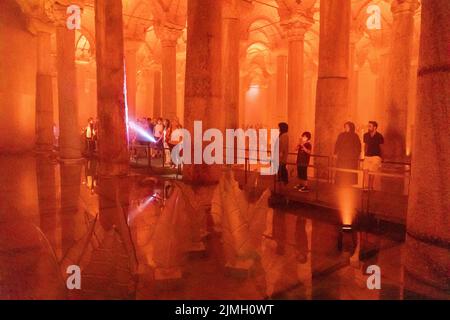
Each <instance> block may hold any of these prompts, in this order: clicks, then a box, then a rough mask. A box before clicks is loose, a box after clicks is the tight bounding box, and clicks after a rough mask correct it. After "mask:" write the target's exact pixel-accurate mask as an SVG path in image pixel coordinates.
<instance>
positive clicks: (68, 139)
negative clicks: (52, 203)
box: [56, 20, 81, 161]
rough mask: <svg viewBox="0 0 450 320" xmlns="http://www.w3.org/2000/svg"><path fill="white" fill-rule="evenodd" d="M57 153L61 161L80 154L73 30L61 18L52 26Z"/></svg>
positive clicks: (78, 157) (77, 156) (78, 156)
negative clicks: (54, 57)
mask: <svg viewBox="0 0 450 320" xmlns="http://www.w3.org/2000/svg"><path fill="white" fill-rule="evenodd" d="M56 46H57V59H56V61H57V70H58V105H59V156H60V158H61V160H62V161H70V160H77V159H80V158H81V143H80V124H79V121H78V101H77V81H76V70H75V31H74V30H69V29H68V28H67V26H66V25H65V20H63V21H62V22H60V24H59V25H58V26H57V27H56Z"/></svg>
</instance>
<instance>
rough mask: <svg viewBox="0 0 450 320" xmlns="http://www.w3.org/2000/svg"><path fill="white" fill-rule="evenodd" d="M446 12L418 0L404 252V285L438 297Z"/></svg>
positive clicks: (447, 259) (446, 169) (448, 183)
mask: <svg viewBox="0 0 450 320" xmlns="http://www.w3.org/2000/svg"><path fill="white" fill-rule="evenodd" d="M437 13H439V14H437ZM449 15H450V2H449V1H447V0H423V1H422V17H421V18H422V23H421V36H420V54H419V70H418V83H417V92H418V98H417V99H418V101H417V102H418V103H417V107H416V122H415V123H416V130H415V135H416V136H415V139H414V149H413V150H414V151H413V158H412V180H411V187H410V196H409V205H408V217H407V238H406V249H407V250H406V255H405V276H406V280H407V281H406V289H408V290H412V291H415V292H420V293H422V294H425V295H430V296H434V295H437V296H441V297H443V298H444V299H447V298H448V292H449V291H450V283H449V281H448V277H449V266H450V232H449V230H450V219H449V212H450V161H449V158H450V139H449V137H450V125H449V124H450V55H449V54H448V49H449V47H448V45H449V43H450V24H449V23H448V17H449ZM444 292H447V296H443V293H444Z"/></svg>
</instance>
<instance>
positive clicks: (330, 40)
mask: <svg viewBox="0 0 450 320" xmlns="http://www.w3.org/2000/svg"><path fill="white" fill-rule="evenodd" d="M350 14H351V8H350V1H340V0H329V1H324V2H322V3H321V6H320V42H319V73H318V80H317V94H316V117H315V123H316V127H315V140H314V141H315V143H314V153H315V154H320V155H332V154H333V147H334V143H335V141H336V138H337V136H338V134H339V133H340V132H341V131H342V126H343V124H344V122H345V121H346V116H347V108H348V87H349V79H348V72H349V67H348V64H349V38H350Z"/></svg>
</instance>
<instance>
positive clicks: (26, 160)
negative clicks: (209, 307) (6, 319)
mask: <svg viewBox="0 0 450 320" xmlns="http://www.w3.org/2000/svg"><path fill="white" fill-rule="evenodd" d="M96 166H97V164H96V162H95V161H85V162H83V163H80V164H73V165H63V164H60V163H58V162H57V161H56V160H54V159H50V158H48V157H45V156H35V155H22V156H2V157H0V188H1V190H0V191H1V192H0V298H1V299H12V298H19V299H267V298H272V299H402V298H405V288H404V281H403V271H402V270H403V269H402V250H403V240H402V239H403V237H404V234H402V233H401V232H398V231H395V232H393V231H390V230H387V229H386V230H383V229H376V230H370V231H362V230H355V231H353V232H343V231H342V229H341V226H340V223H339V218H338V217H334V218H329V214H325V213H322V212H321V210H317V209H315V210H313V209H311V208H307V207H305V208H302V207H296V208H293V207H292V208H289V207H286V208H284V209H272V208H269V207H268V205H267V203H268V201H267V199H268V196H269V193H268V192H264V190H253V189H251V188H247V187H246V186H243V187H242V186H241V187H242V189H240V188H239V186H238V184H237V182H236V181H235V180H234V179H233V176H232V174H231V173H228V175H227V176H226V177H225V178H224V180H223V181H221V183H220V184H219V185H218V186H216V187H192V186H188V185H185V184H183V183H182V182H180V181H174V180H166V181H164V180H161V179H159V178H157V177H149V176H145V175H142V174H140V173H138V172H135V173H132V174H131V175H130V176H128V177H125V178H113V179H112V178H108V179H107V178H99V177H98V176H97V175H96ZM211 203H212V204H211ZM73 265H76V266H79V267H80V269H81V289H75V290H68V289H67V285H66V280H67V277H68V276H69V275H68V274H67V268H68V267H69V266H73ZM370 265H377V266H379V267H380V270H381V289H380V290H370V289H368V287H367V279H368V277H369V276H370V275H368V274H366V270H367V267H368V266H370Z"/></svg>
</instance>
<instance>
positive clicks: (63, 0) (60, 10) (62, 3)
mask: <svg viewBox="0 0 450 320" xmlns="http://www.w3.org/2000/svg"><path fill="white" fill-rule="evenodd" d="M46 1H47V2H51V3H52V6H51V10H52V15H53V17H54V21H55V25H56V26H57V27H66V23H67V18H68V15H67V8H68V7H69V6H71V5H77V6H79V7H80V9H81V12H83V7H84V0H70V1H69V0H46Z"/></svg>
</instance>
